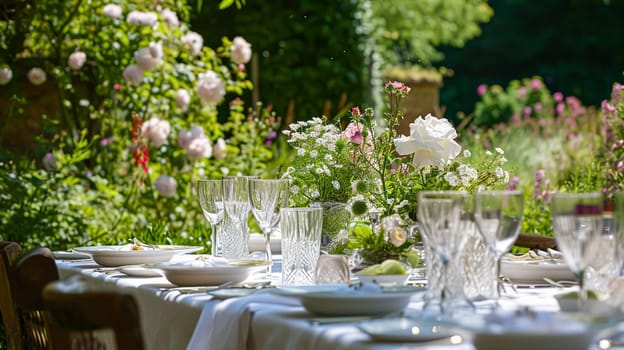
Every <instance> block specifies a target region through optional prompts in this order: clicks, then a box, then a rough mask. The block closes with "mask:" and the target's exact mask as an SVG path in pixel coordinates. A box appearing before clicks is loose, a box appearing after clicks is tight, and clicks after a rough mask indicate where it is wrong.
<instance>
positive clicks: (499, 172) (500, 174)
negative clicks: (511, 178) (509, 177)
mask: <svg viewBox="0 0 624 350" xmlns="http://www.w3.org/2000/svg"><path fill="white" fill-rule="evenodd" d="M494 171H495V173H496V177H497V178H499V179H500V178H502V177H505V171H504V170H503V168H501V167H499V166H497V167H496V169H495V170H494Z"/></svg>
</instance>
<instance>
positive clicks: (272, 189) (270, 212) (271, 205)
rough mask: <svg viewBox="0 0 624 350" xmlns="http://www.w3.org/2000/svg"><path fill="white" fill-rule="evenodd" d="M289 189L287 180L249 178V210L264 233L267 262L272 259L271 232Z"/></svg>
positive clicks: (285, 204) (286, 202)
mask: <svg viewBox="0 0 624 350" xmlns="http://www.w3.org/2000/svg"><path fill="white" fill-rule="evenodd" d="M289 190H290V189H289V184H288V180H277V179H271V180H264V179H262V180H261V179H250V180H249V201H250V203H251V212H252V214H253V216H254V218H255V219H256V221H257V222H258V226H260V230H262V233H263V234H264V240H265V244H266V259H267V261H269V262H271V261H273V257H272V255H271V232H272V231H273V229H275V227H276V226H277V224H278V223H279V218H280V209H281V208H286V207H288V195H289ZM267 275H268V276H270V275H271V265H269V268H268V270H267Z"/></svg>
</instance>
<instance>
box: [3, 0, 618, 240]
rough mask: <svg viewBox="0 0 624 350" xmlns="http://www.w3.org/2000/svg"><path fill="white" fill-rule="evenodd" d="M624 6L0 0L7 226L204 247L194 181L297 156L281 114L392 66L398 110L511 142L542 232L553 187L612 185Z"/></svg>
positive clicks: (594, 1)
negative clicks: (403, 91) (403, 93)
mask: <svg viewBox="0 0 624 350" xmlns="http://www.w3.org/2000/svg"><path fill="white" fill-rule="evenodd" d="M622 13H624V1H620V0H611V1H607V0H604V1H599V0H558V1H557V0H547V1H542V2H539V3H538V2H534V1H530V0H492V1H483V0H427V1H412V0H394V1H371V0H341V1H327V0H294V1H283V0H277V1H253V0H247V1H244V0H236V1H234V0H223V1H208V0H188V1H184V0H160V1H147V0H126V1H122V0H107V1H101V0H92V1H82V0H72V1H58V0H43V1H28V0H8V1H3V2H2V3H1V4H0V125H1V126H0V142H1V145H2V146H1V150H0V196H1V197H2V199H1V201H0V235H1V236H2V237H3V238H4V239H9V240H14V241H17V242H19V243H20V244H22V245H23V246H24V247H25V248H26V249H27V248H31V247H36V246H41V245H43V246H48V247H50V248H52V249H70V248H72V247H74V246H81V245H89V244H94V243H121V242H127V241H128V239H130V238H133V237H138V238H140V239H142V240H144V241H150V242H154V243H157V242H162V243H164V242H171V243H177V244H200V245H205V246H206V247H208V246H209V245H210V241H209V237H210V228H209V224H208V222H207V221H206V220H205V219H204V218H203V215H202V213H201V210H200V208H199V205H198V203H197V198H196V196H195V194H194V192H193V181H195V180H197V179H199V178H219V177H221V176H223V175H236V174H240V175H259V176H261V177H265V178H271V177H279V176H281V175H282V174H283V173H284V171H285V169H287V168H288V167H289V166H290V165H291V164H292V162H293V159H294V158H295V157H296V152H293V151H292V149H291V148H290V146H289V144H288V143H287V139H286V137H285V136H284V135H283V134H282V131H283V130H285V129H287V128H288V126H289V125H291V124H292V123H293V122H296V121H304V120H309V119H311V118H313V117H321V116H325V118H326V120H327V122H331V123H335V124H337V125H342V126H343V127H344V124H345V118H347V117H348V116H349V115H350V114H351V109H352V108H353V107H355V106H362V107H372V108H375V109H376V110H379V111H382V110H384V108H386V106H385V104H384V99H383V97H384V84H385V83H386V82H387V81H389V80H398V81H402V82H405V83H406V84H407V85H408V86H410V88H411V93H410V95H409V97H408V98H406V100H405V101H404V103H403V104H402V108H403V109H404V112H405V114H406V119H405V121H406V122H407V123H409V122H411V121H412V120H413V119H414V118H416V117H417V116H419V115H422V116H424V115H426V114H427V113H432V114H433V115H435V116H437V117H445V118H447V119H449V120H450V121H451V122H452V124H453V125H454V127H455V128H456V130H457V133H458V135H459V137H458V141H459V142H460V144H461V145H462V148H463V149H465V150H469V151H470V152H471V154H472V155H473V158H474V162H475V163H478V162H483V160H484V159H486V160H487V158H486V157H488V154H491V153H492V152H494V149H495V147H496V148H500V149H502V150H504V157H505V159H506V161H507V163H506V165H505V166H506V169H507V171H508V172H509V175H510V176H511V178H510V181H512V180H513V181H516V182H517V183H518V184H519V186H520V188H521V189H523V190H524V191H525V193H526V199H527V203H528V204H527V205H526V210H525V218H526V219H525V222H524V224H523V225H524V226H523V232H526V233H533V234H545V235H549V234H552V228H551V225H550V221H549V217H550V213H549V211H548V198H549V195H550V194H551V193H552V192H553V191H585V190H603V191H604V192H605V193H606V194H607V195H609V194H612V193H613V192H614V191H617V190H619V189H620V188H621V186H622V175H621V170H622V169H623V168H624V151H623V150H624V130H623V128H622V121H623V120H624V102H622V101H624V100H623V99H622V93H621V85H619V83H621V82H622V81H623V80H624V77H623V75H622V74H623V71H624V47H623V46H622V45H621V37H622V36H623V35H624V23H623V22H622V21H621V14H622ZM401 128H402V129H401ZM399 132H400V133H408V132H409V128H408V127H407V124H404V125H403V126H400V127H399ZM503 185H504V184H503Z"/></svg>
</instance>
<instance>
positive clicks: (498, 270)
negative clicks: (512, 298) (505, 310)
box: [496, 258, 503, 304]
mask: <svg viewBox="0 0 624 350" xmlns="http://www.w3.org/2000/svg"><path fill="white" fill-rule="evenodd" d="M501 260H502V258H496V303H497V304H498V301H499V300H500V296H501V289H502V288H503V282H502V280H501V279H502V276H501Z"/></svg>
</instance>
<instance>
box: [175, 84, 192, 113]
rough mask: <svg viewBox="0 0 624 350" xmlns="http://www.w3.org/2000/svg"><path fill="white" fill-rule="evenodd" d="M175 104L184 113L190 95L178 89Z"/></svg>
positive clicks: (189, 100)
mask: <svg viewBox="0 0 624 350" xmlns="http://www.w3.org/2000/svg"><path fill="white" fill-rule="evenodd" d="M175 102H176V105H178V107H179V108H180V109H181V110H183V111H186V110H187V109H188V106H189V103H190V102H191V95H190V94H189V93H188V91H186V90H184V89H178V91H177V92H176V97H175Z"/></svg>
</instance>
